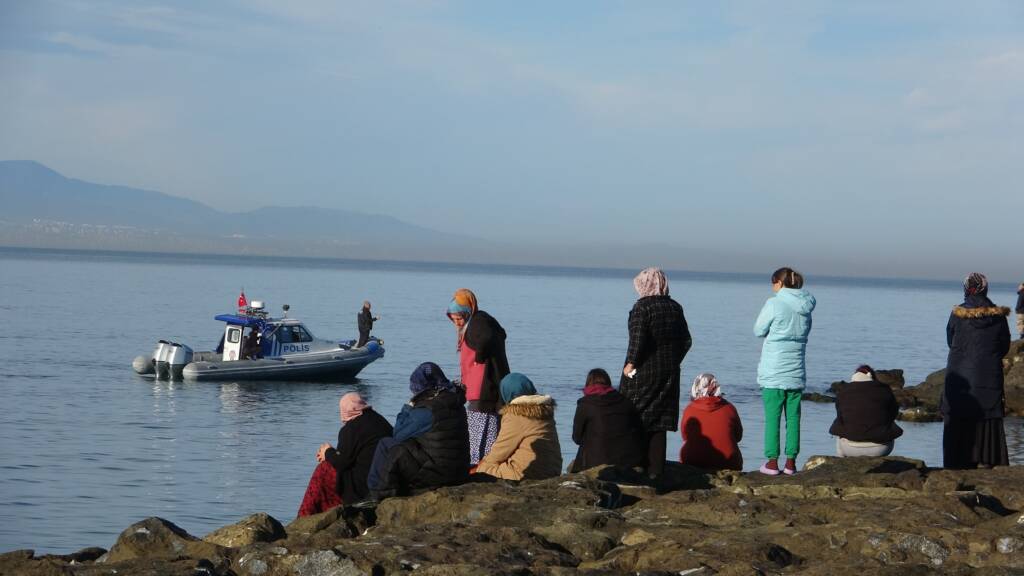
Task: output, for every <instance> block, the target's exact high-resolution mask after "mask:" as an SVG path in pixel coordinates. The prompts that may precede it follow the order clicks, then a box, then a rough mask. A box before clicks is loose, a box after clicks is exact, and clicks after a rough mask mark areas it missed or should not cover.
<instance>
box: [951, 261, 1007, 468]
mask: <svg viewBox="0 0 1024 576" xmlns="http://www.w3.org/2000/svg"><path fill="white" fill-rule="evenodd" d="M1009 314H1010V309H1009V308H1006V307H1002V306H996V305H995V304H993V303H992V301H991V300H989V299H988V279H987V278H985V276H984V275H982V274H978V273H977V272H975V273H972V274H971V275H969V276H968V277H967V278H966V279H965V280H964V301H963V303H962V304H960V305H959V306H955V307H954V308H953V312H952V313H951V314H950V316H949V322H948V323H947V324H946V343H947V344H948V345H949V357H948V360H947V361H946V382H945V388H944V390H943V393H942V401H941V403H940V405H939V409H940V411H941V412H942V419H943V423H944V427H943V433H942V459H943V466H944V467H946V468H956V469H964V468H976V467H991V466H1006V465H1008V464H1009V458H1008V456H1007V452H1006V435H1005V432H1004V431H1003V414H1004V413H1003V408H1004V400H1005V398H1004V394H1003V357H1004V356H1006V353H1007V352H1009V350H1010V327H1009V326H1008V324H1007V321H1006V317H1007V316H1009Z"/></svg>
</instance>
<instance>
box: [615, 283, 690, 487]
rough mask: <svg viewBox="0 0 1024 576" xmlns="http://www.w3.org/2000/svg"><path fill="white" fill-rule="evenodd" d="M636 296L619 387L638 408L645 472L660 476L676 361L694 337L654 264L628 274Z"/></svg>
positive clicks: (674, 417)
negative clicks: (643, 439)
mask: <svg viewBox="0 0 1024 576" xmlns="http://www.w3.org/2000/svg"><path fill="white" fill-rule="evenodd" d="M633 287H634V288H635V289H636V292H637V294H639V296H640V298H639V299H638V300H637V301H636V304H634V305H633V309H632V310H631V311H630V312H629V349H628V350H627V351H626V365H625V366H624V367H623V369H622V380H621V381H620V384H619V391H620V392H621V393H622V395H623V396H625V397H626V398H628V399H629V401H630V402H632V403H633V406H635V407H636V409H637V410H638V411H639V412H640V419H641V421H642V422H643V426H644V431H645V432H646V437H645V444H646V445H645V450H644V453H645V455H646V458H645V460H646V467H647V473H648V475H649V476H651V477H652V478H657V477H659V476H661V472H662V470H663V469H664V467H665V447H666V437H665V434H666V432H667V431H669V430H671V431H675V430H677V429H678V425H679V424H678V423H679V366H680V364H682V362H683V357H684V356H686V353H687V352H688V351H689V350H690V346H691V345H692V344H693V341H692V340H691V338H690V330H689V328H688V327H687V325H686V317H685V316H684V315H683V307H682V306H680V305H679V303H678V302H676V301H675V300H673V299H672V298H671V297H669V295H668V280H667V279H666V278H665V274H664V272H662V271H661V270H659V269H657V268H646V269H644V270H642V271H641V272H640V274H638V275H637V277H636V278H634V279H633Z"/></svg>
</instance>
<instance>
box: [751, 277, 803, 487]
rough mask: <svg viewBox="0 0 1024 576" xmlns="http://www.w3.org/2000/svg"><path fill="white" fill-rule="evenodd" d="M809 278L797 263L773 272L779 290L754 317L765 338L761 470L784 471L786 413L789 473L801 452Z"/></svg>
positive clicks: (759, 370) (757, 333) (759, 369)
mask: <svg viewBox="0 0 1024 576" xmlns="http://www.w3.org/2000/svg"><path fill="white" fill-rule="evenodd" d="M803 287H804V277H803V276H802V275H801V274H800V273H799V272H797V271H796V270H793V269H792V268H779V269H778V270H776V271H775V273H774V274H772V292H775V295H774V296H772V297H771V298H769V299H768V301H767V302H765V303H764V307H763V308H761V313H760V314H758V316H757V321H756V322H754V335H755V336H757V337H758V338H764V344H763V345H762V347H761V362H760V363H759V364H758V365H757V385H758V386H759V387H760V388H761V397H762V399H763V400H764V457H765V458H767V459H768V460H767V462H765V463H764V465H762V466H761V472H762V473H764V474H768V475H771V476H775V475H777V474H779V462H778V459H779V431H780V430H779V419H780V417H781V416H782V414H783V413H785V415H786V465H785V467H784V468H783V469H782V472H783V473H785V474H794V473H796V457H797V455H798V454H799V453H800V399H801V396H802V394H803V390H804V387H805V386H806V385H807V367H806V363H805V355H806V352H807V336H808V334H810V332H811V312H812V311H813V310H814V306H815V304H816V302H815V300H814V296H811V293H810V292H808V291H806V290H804V289H803Z"/></svg>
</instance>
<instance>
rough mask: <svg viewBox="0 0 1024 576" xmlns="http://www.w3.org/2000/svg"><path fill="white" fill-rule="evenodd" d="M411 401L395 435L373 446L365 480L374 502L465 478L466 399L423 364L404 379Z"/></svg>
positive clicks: (434, 367) (428, 364) (433, 367)
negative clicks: (372, 456)
mask: <svg viewBox="0 0 1024 576" xmlns="http://www.w3.org/2000/svg"><path fill="white" fill-rule="evenodd" d="M409 389H410V390H411V391H412V394H413V396H412V399H411V400H409V403H408V404H407V405H406V406H403V407H402V411H401V412H400V413H399V414H398V417H397V418H396V419H395V433H394V437H392V438H385V439H384V440H382V441H381V442H380V444H378V446H377V453H376V454H375V455H374V458H373V465H372V467H371V471H370V476H369V479H368V482H369V486H370V491H371V493H372V495H373V496H374V497H375V498H377V499H378V500H379V499H382V498H387V497H389V496H404V495H408V494H411V493H414V492H419V491H422V490H426V489H429V488H437V487H439V486H451V485H454V484H461V483H462V482H465V481H466V479H467V478H468V477H469V428H468V426H467V424H466V408H465V403H466V395H465V392H464V391H463V389H462V388H461V387H457V386H455V385H454V384H452V383H451V382H450V381H449V380H448V378H446V377H445V375H444V372H442V371H441V367H440V366H438V365H437V364H434V363H433V362H425V363H423V364H420V365H419V367H417V368H416V370H415V371H414V372H413V373H412V376H410V377H409Z"/></svg>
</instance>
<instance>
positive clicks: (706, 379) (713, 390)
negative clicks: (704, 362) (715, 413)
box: [690, 372, 722, 400]
mask: <svg viewBox="0 0 1024 576" xmlns="http://www.w3.org/2000/svg"><path fill="white" fill-rule="evenodd" d="M721 395H722V389H721V388H719V387H718V378H715V375H714V374H711V373H708V372H704V373H702V374H699V375H698V376H697V377H696V378H694V379H693V386H692V387H691V388H690V397H691V398H693V399H694V400H696V399H697V398H709V397H712V396H714V397H719V396H721Z"/></svg>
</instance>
